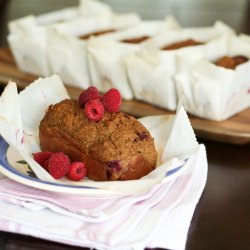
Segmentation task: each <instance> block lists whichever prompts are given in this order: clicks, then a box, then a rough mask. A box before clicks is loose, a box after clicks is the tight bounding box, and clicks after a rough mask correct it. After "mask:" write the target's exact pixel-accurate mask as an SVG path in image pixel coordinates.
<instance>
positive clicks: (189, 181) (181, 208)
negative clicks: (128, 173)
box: [0, 145, 207, 250]
mask: <svg viewBox="0 0 250 250" xmlns="http://www.w3.org/2000/svg"><path fill="white" fill-rule="evenodd" d="M187 164H189V166H188V167H187V168H185V171H184V172H183V173H182V174H181V175H178V176H176V178H172V179H170V180H169V181H166V182H164V183H161V184H159V185H156V186H154V187H152V188H151V189H150V190H149V191H148V192H146V193H143V194H136V195H129V196H120V197H115V198H114V197H110V198H107V197H103V196H102V197H101V196H100V197H98V196H97V197H94V198H93V197H86V196H80V195H79V196H73V195H65V194H59V193H53V192H48V191H43V190H39V189H34V188H31V187H27V186H25V185H22V184H19V183H17V182H14V181H12V180H10V179H8V178H6V177H4V176H2V175H0V207H1V213H0V230H2V231H8V232H15V233H20V234H25V235H32V236H34V237H39V238H43V239H47V240H51V241H56V242H61V243H65V244H69V245H74V246H82V247H83V246H85V247H90V248H95V249H111V250H112V249H118V250H119V249H121V250H123V249H124V250H125V249H144V248H145V247H150V248H154V247H161V248H168V249H185V244H186V240H187V233H188V229H189V226H190V223H191V219H192V216H193V213H194V210H195V207H196V204H197V202H198V201H199V198H200V196H201V194H202V191H203V189H204V186H205V183H206V179H207V160H206V151H205V147H204V146H203V145H199V147H198V150H197V152H196V153H194V154H193V155H192V156H191V157H190V158H189V160H188V162H187ZM17 211H18V212H17Z"/></svg>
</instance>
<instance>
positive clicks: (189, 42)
mask: <svg viewBox="0 0 250 250" xmlns="http://www.w3.org/2000/svg"><path fill="white" fill-rule="evenodd" d="M201 44H203V43H201V42H198V41H195V40H193V39H188V40H185V41H180V42H176V43H172V44H170V45H167V46H165V47H163V48H162V50H174V49H180V48H183V47H188V46H196V45H201Z"/></svg>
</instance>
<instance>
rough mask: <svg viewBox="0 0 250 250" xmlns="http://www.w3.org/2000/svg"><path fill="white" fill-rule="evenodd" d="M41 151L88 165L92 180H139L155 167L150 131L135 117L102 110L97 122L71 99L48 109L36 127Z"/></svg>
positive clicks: (155, 155) (155, 158)
mask: <svg viewBox="0 0 250 250" xmlns="http://www.w3.org/2000/svg"><path fill="white" fill-rule="evenodd" d="M39 132H40V133H39V136H40V143H41V148H42V150H43V151H53V152H57V151H60V152H64V153H65V154H67V155H68V156H69V157H70V159H71V160H73V161H76V160H77V161H82V162H84V163H85V164H86V166H87V173H88V177H89V178H90V179H92V180H95V181H109V180H132V179H139V178H141V177H142V176H144V175H146V174H148V173H149V172H151V171H152V170H153V169H155V167H156V161H157V151H156V149H155V145H154V139H153V138H152V136H151V135H150V133H149V131H148V130H147V129H146V128H145V127H144V126H143V125H142V124H141V123H140V122H139V121H138V120H136V119H135V118H134V117H132V116H129V115H127V114H125V113H122V112H116V113H110V112H107V111H105V113H104V116H103V118H102V119H101V120H99V121H98V122H94V121H91V120H89V119H88V118H87V116H86V114H85V112H83V109H81V108H80V106H79V105H78V103H77V102H76V101H74V100H69V99H66V100H63V101H61V102H59V103H57V104H55V105H51V106H50V107H49V108H48V111H47V113H46V114H45V116H44V118H43V120H42V121H41V123H40V126H39Z"/></svg>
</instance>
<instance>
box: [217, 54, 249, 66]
mask: <svg viewBox="0 0 250 250" xmlns="http://www.w3.org/2000/svg"><path fill="white" fill-rule="evenodd" d="M248 60H249V59H248V58H247V57H245V56H242V55H237V56H223V57H221V58H219V59H218V60H217V61H216V62H215V64H216V65H217V66H221V67H224V68H227V69H235V68H236V67H237V66H238V65H240V64H242V63H245V62H247V61H248Z"/></svg>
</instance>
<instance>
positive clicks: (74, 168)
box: [67, 161, 87, 181]
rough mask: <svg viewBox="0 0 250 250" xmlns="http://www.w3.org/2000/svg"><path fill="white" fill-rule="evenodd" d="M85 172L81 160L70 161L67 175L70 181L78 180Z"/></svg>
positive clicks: (85, 169)
mask: <svg viewBox="0 0 250 250" xmlns="http://www.w3.org/2000/svg"><path fill="white" fill-rule="evenodd" d="M86 174H87V168H86V166H85V164H84V163H83V162H80V161H75V162H73V163H71V165H70V168H69V172H68V175H67V177H68V178H69V179H70V180H72V181H80V180H81V179H83V178H84V177H85V176H86Z"/></svg>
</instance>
